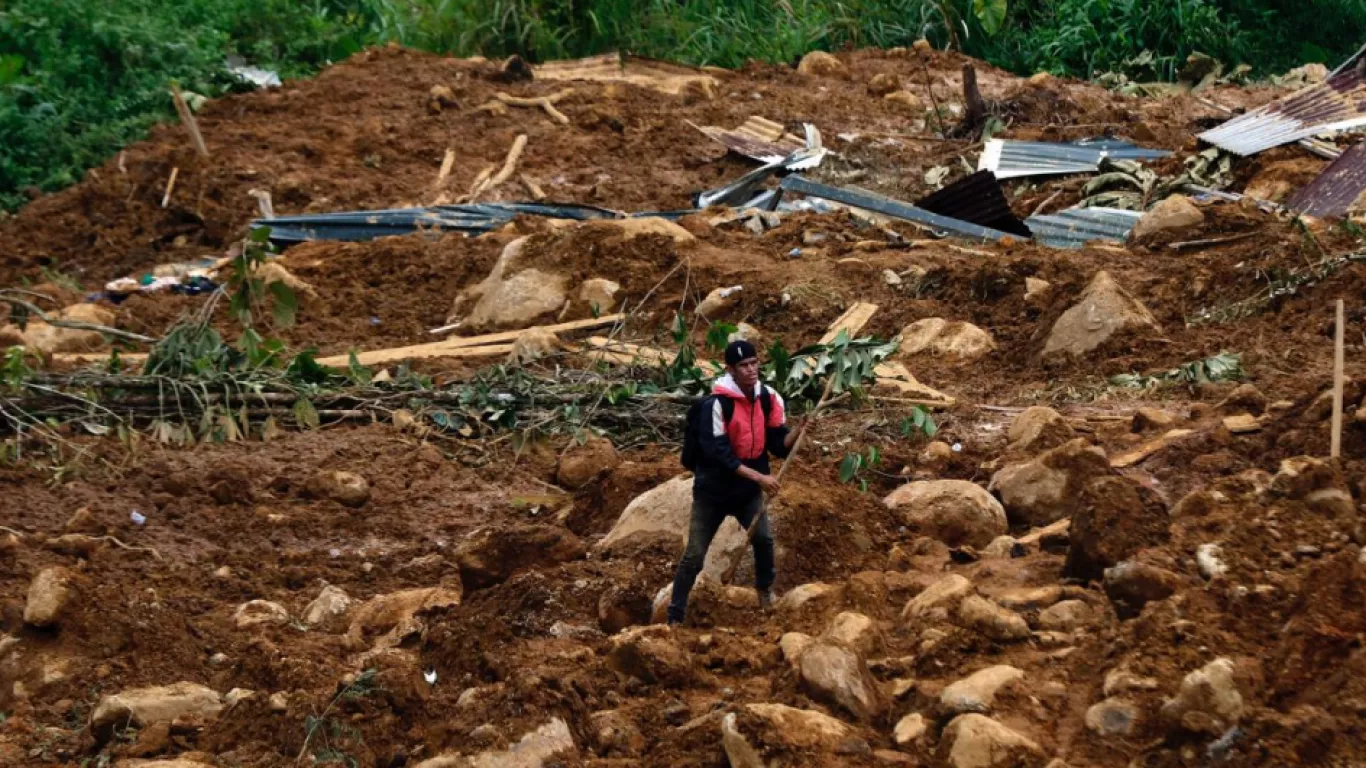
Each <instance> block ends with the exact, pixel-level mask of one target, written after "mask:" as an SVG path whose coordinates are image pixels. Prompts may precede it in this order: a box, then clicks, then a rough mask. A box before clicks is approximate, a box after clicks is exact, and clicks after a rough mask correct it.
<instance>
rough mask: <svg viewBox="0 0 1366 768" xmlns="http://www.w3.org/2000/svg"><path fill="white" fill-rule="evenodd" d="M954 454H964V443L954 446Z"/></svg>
mask: <svg viewBox="0 0 1366 768" xmlns="http://www.w3.org/2000/svg"><path fill="white" fill-rule="evenodd" d="M953 452H954V453H962V452H963V444H962V443H954V444H953Z"/></svg>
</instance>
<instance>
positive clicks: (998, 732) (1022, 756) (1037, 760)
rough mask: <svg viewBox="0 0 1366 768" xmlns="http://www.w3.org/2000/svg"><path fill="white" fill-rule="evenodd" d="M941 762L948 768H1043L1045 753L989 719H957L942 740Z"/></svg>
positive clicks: (969, 717)
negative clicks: (1033, 767) (1019, 767)
mask: <svg viewBox="0 0 1366 768" xmlns="http://www.w3.org/2000/svg"><path fill="white" fill-rule="evenodd" d="M938 757H939V760H940V764H941V765H946V766H949V768H1007V766H1010V767H1012V768H1013V767H1014V766H1021V768H1023V767H1024V766H1030V765H1036V764H1037V765H1042V764H1043V750H1042V749H1041V748H1040V747H1039V745H1038V744H1036V743H1034V741H1032V740H1031V739H1029V738H1026V737H1025V736H1022V735H1020V734H1018V733H1016V732H1015V731H1013V730H1011V729H1010V728H1009V727H1007V726H1005V725H1002V724H1001V723H998V722H996V721H995V720H992V719H991V718H989V717H987V716H986V715H979V714H976V713H970V714H966V715H959V716H958V717H955V718H954V719H953V721H952V722H950V723H949V724H948V725H947V726H945V727H944V732H943V734H942V735H941V736H940V737H939V755H938Z"/></svg>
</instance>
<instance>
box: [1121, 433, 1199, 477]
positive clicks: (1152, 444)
mask: <svg viewBox="0 0 1366 768" xmlns="http://www.w3.org/2000/svg"><path fill="white" fill-rule="evenodd" d="M1193 434H1195V430H1193V429H1173V430H1171V431H1170V432H1168V433H1167V434H1165V435H1163V436H1161V437H1159V438H1157V439H1156V440H1149V441H1148V442H1146V443H1144V444H1143V445H1140V446H1138V447H1137V448H1135V449H1133V450H1132V451H1129V452H1127V453H1121V454H1120V455H1118V456H1116V457H1114V458H1113V459H1110V466H1111V467H1114V468H1115V469H1123V468H1125V467H1132V466H1133V465H1135V464H1137V463H1139V462H1140V461H1143V460H1144V459H1146V458H1148V457H1149V456H1152V455H1153V454H1154V453H1157V452H1158V451H1160V450H1162V449H1164V448H1166V447H1167V446H1169V445H1171V444H1172V443H1175V442H1176V441H1178V440H1180V439H1182V438H1184V437H1188V436H1190V435H1193Z"/></svg>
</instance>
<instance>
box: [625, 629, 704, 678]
mask: <svg viewBox="0 0 1366 768" xmlns="http://www.w3.org/2000/svg"><path fill="white" fill-rule="evenodd" d="M611 642H612V649H611V651H610V652H609V653H608V654H607V666H608V667H609V668H611V669H612V670H613V671H615V672H618V673H620V674H622V675H625V676H627V677H632V678H635V679H637V680H640V681H641V682H643V683H646V684H648V685H655V684H663V685H669V686H676V685H685V684H686V683H687V682H688V681H689V680H690V679H691V678H692V675H693V667H692V657H691V656H690V655H689V654H688V651H687V650H686V649H685V648H683V646H681V645H679V644H678V642H677V641H676V640H675V639H674V636H673V632H672V631H671V630H670V629H669V628H668V627H662V626H659V625H651V626H648V627H633V628H631V629H627V630H624V631H623V632H621V634H618V635H616V636H615V637H613V638H612V641H611Z"/></svg>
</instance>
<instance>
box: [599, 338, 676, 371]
mask: <svg viewBox="0 0 1366 768" xmlns="http://www.w3.org/2000/svg"><path fill="white" fill-rule="evenodd" d="M581 351H583V352H585V353H587V354H588V357H589V359H591V360H593V361H601V362H606V363H614V364H616V365H660V366H662V365H668V364H669V363H671V362H673V360H674V357H675V356H676V355H675V354H674V353H671V352H669V351H667V350H663V349H660V348H659V347H649V346H643V345H640V344H632V343H631V342H629V341H621V340H619V339H609V338H607V337H605V336H589V337H588V338H587V339H584V343H583V347H582V348H581Z"/></svg>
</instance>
